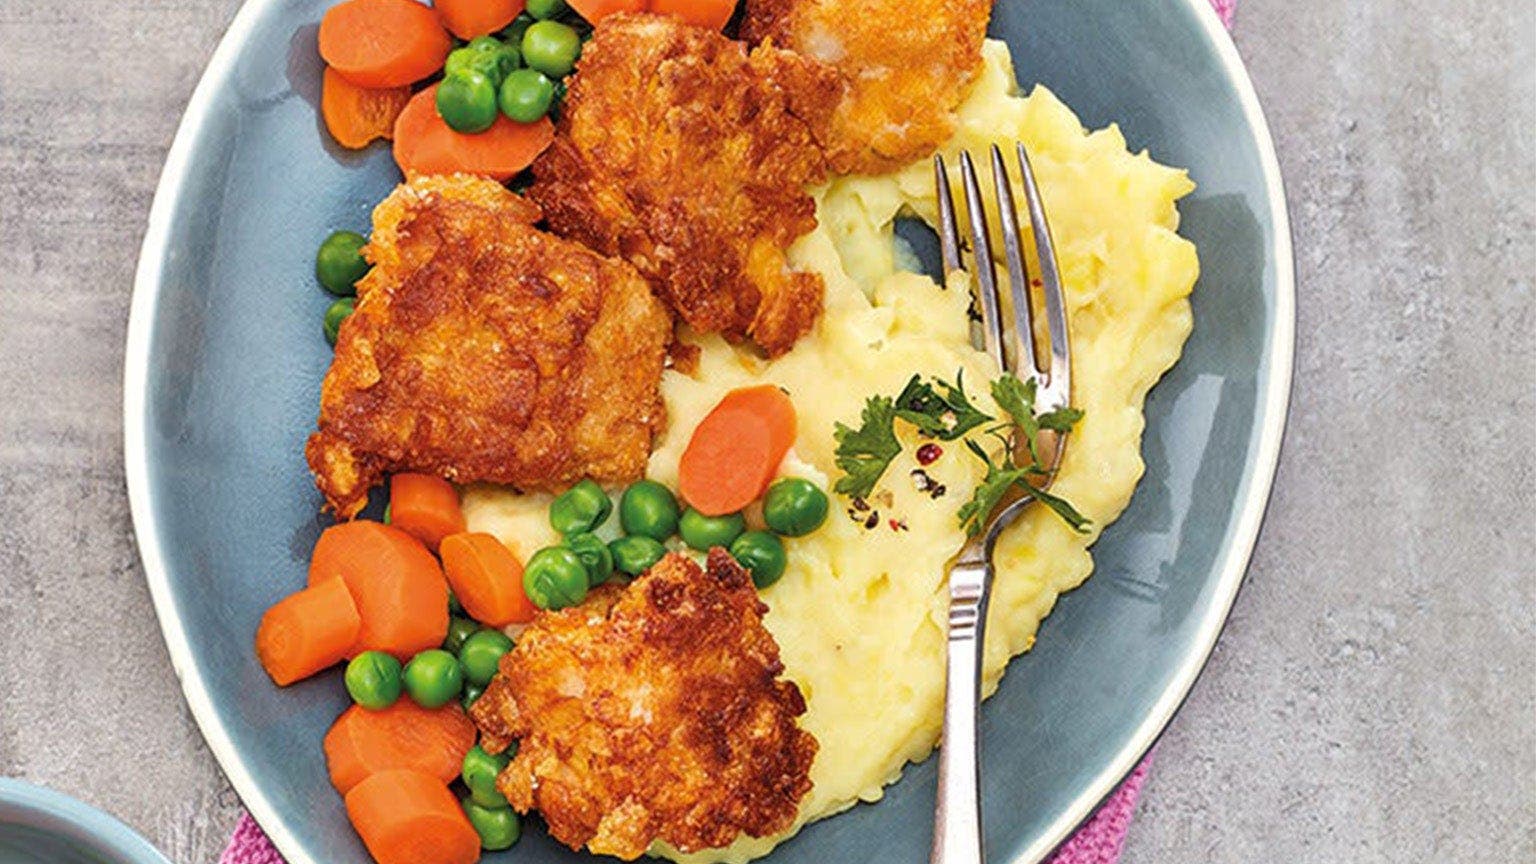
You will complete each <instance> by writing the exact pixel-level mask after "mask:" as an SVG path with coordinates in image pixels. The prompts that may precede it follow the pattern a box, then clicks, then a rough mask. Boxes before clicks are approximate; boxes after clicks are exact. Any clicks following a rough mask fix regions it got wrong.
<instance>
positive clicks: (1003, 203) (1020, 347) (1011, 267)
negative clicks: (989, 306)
mask: <svg viewBox="0 0 1536 864" xmlns="http://www.w3.org/2000/svg"><path fill="white" fill-rule="evenodd" d="M992 184H993V185H994V186H996V187H997V212H998V216H999V217H1000V218H1001V220H1002V228H1003V247H1004V249H1005V250H1006V258H1007V261H1008V292H1009V295H1010V296H1011V297H1012V299H1013V338H1014V340H1015V341H1014V351H1013V367H1014V368H1013V371H1014V372H1015V374H1017V375H1019V376H1021V377H1029V376H1030V375H1033V374H1036V373H1037V370H1038V367H1039V361H1038V360H1036V359H1035V330H1034V326H1033V322H1034V309H1033V308H1032V307H1031V305H1030V302H1029V293H1030V292H1029V267H1028V266H1027V265H1026V264H1025V263H1024V240H1023V238H1022V237H1021V236H1020V235H1019V215H1018V211H1017V210H1016V209H1014V206H1013V187H1012V185H1011V184H1010V183H1009V181H1008V166H1006V165H1004V164H1003V151H1002V149H1001V148H999V147H998V146H997V145H996V144H993V145H992Z"/></svg>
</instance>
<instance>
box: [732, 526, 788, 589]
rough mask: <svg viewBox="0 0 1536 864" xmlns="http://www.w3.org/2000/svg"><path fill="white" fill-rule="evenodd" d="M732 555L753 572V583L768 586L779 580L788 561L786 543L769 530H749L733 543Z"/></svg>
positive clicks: (762, 586) (761, 586) (763, 586)
mask: <svg viewBox="0 0 1536 864" xmlns="http://www.w3.org/2000/svg"><path fill="white" fill-rule="evenodd" d="M731 557H733V558H735V559H736V562H737V563H738V564H740V565H741V566H743V567H745V568H747V569H748V570H749V571H751V573H752V584H754V585H756V586H757V587H759V588H767V587H768V586H769V585H772V584H773V583H775V582H777V581H779V577H780V576H783V575H784V566H785V564H787V563H788V560H787V558H786V557H785V555H784V543H783V541H781V540H779V538H778V537H775V536H774V535H772V534H770V533H768V532H767V531H748V532H747V533H745V534H743V535H741V536H740V537H737V538H736V542H735V543H732V544H731Z"/></svg>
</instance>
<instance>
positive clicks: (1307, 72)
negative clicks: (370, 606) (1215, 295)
mask: <svg viewBox="0 0 1536 864" xmlns="http://www.w3.org/2000/svg"><path fill="white" fill-rule="evenodd" d="M235 6H236V3H235V2H232V0H216V2H205V3H194V2H173V0H115V2H96V3H79V2H74V3H70V2H61V0H30V2H22V0H0V774H3V775H6V776H19V777H23V778H26V779H28V780H32V781H35V782H39V783H43V784H47V785H49V786H54V787H57V788H59V789H63V790H66V791H69V792H71V793H73V794H76V795H79V796H81V797H83V798H85V799H86V800H88V801H91V802H93V803H96V804H99V805H101V806H103V807H106V808H107V809H109V810H111V811H113V812H115V813H117V814H119V815H121V816H122V817H123V818H124V819H126V820H127V821H128V822H129V823H130V824H132V825H133V826H135V827H136V828H138V829H140V830H141V831H143V832H144V833H146V834H147V835H149V837H150V838H151V839H153V840H154V841H155V842H156V843H157V844H158V845H160V846H161V847H162V848H163V849H165V850H166V852H167V853H168V854H169V855H170V856H171V857H172V858H173V859H174V860H175V861H177V862H210V861H213V860H214V859H215V858H216V856H217V853H218V851H219V849H220V848H221V845H222V843H223V840H224V838H225V837H226V836H227V834H228V832H229V829H230V827H231V826H232V825H233V822H234V819H235V817H236V815H237V814H238V812H239V806H238V801H237V800H236V798H235V796H234V795H233V794H232V793H231V792H230V791H229V789H228V787H227V785H226V783H225V781H224V780H223V778H222V776H221V775H220V773H219V770H218V768H217V766H216V765H215V764H214V762H213V760H212V758H211V757H210V755H209V753H208V751H207V749H206V748H205V747H204V746H203V744H202V742H201V739H200V737H199V736H198V733H197V730H196V728H195V727H194V725H193V724H192V722H191V720H190V718H189V716H188V714H187V711H186V709H185V707H184V705H183V702H182V700H181V696H180V693H179V691H178V689H177V686H176V682H175V679H174V676H173V675H172V673H171V668H170V664H169V661H168V659H167V656H166V653H165V649H164V647H163V645H162V643H161V641H160V637H159V633H158V630H157V628H156V626H155V622H154V614H153V612H152V610H151V607H150V603H149V597H148V594H147V592H146V590H145V587H144V583H143V580H142V578H141V576H140V573H139V568H138V563H137V560H136V558H135V553H134V549H133V544H132V540H131V539H130V534H129V523H128V514H127V504H126V501H125V497H124V490H123V481H122V471H121V460H122V441H121V434H120V421H119V411H120V407H121V404H120V393H119V389H120V374H121V368H120V367H121V351H122V344H123V335H124V325H125V319H126V314H127V307H128V297H129V291H130V285H131V281H132V274H133V267H134V261H135V257H136V253H137V247H138V242H139V239H140V236H141V234H142V231H143V227H144V219H145V215H146V212H147V210H148V207H149V202H150V197H151V194H152V192H153V189H154V184H155V180H156V177H157V175H158V172H159V168H160V163H161V160H162V158H163V156H164V153H165V150H166V147H167V146H168V145H169V143H170V139H171V135H172V133H173V132H174V129H175V126H176V122H177V119H178V117H179V115H180V113H181V109H182V107H183V106H184V104H185V102H186V99H187V97H188V95H189V94H190V93H191V90H192V86H193V85H194V83H195V82H196V80H197V76H198V74H199V72H200V71H201V69H202V67H203V65H204V63H205V62H206V61H207V58H208V56H209V54H210V53H211V51H212V50H213V46H214V44H215V42H216V41H217V39H218V36H219V34H220V33H221V31H222V30H223V28H224V26H225V25H226V23H227V22H228V20H229V18H230V17H231V16H232V15H233V12H234V9H235ZM1239 16H1240V17H1239V23H1238V42H1239V45H1240V47H1241V48H1242V51H1243V53H1244V55H1245V56H1246V57H1247V59H1248V60H1249V62H1250V64H1251V66H1252V70H1253V74H1254V78H1255V79H1256V82H1257V86H1258V89H1259V91H1260V94H1261V96H1262V97H1263V98H1264V101H1265V105H1266V107H1267V110H1268V113H1269V118H1270V121H1271V123H1272V125H1273V126H1274V128H1275V132H1276V135H1277V138H1278V140H1279V148H1280V154H1281V161H1282V163H1283V165H1284V169H1285V174H1286V178H1287V181H1288V183H1289V186H1290V193H1291V199H1292V206H1293V216H1294V219H1295V228H1296V237H1297V241H1298V247H1297V248H1298V255H1297V259H1298V260H1297V263H1298V265H1299V268H1300V278H1301V285H1300V302H1299V308H1300V327H1299V333H1300V338H1299V345H1298V348H1299V351H1298V361H1297V377H1296V401H1295V406H1294V409H1293V414H1292V418H1291V425H1290V430H1289V435H1288V438H1287V441H1286V448H1285V454H1284V459H1283V462H1282V465H1281V468H1280V478H1279V485H1278V488H1277V491H1276V493H1275V497H1274V502H1273V506H1272V508H1271V512H1270V516H1269V520H1268V522H1267V524H1266V526H1265V529H1264V533H1263V537H1262V539H1261V541H1260V544H1259V549H1258V554H1257V556H1256V558H1255V562H1254V566H1253V569H1252V572H1251V574H1250V578H1249V582H1248V585H1247V587H1246V589H1245V590H1244V592H1243V595H1242V597H1241V598H1240V599H1239V601H1238V604H1237V609H1236V612H1235V613H1234V616H1233V619H1232V624H1231V626H1230V627H1229V628H1228V630H1227V633H1226V635H1225V636H1224V638H1223V640H1222V642H1221V645H1220V647H1219V648H1218V649H1217V652H1216V656H1215V659H1214V661H1213V662H1212V664H1211V667H1210V670H1209V671H1208V672H1207V674H1206V675H1205V677H1204V678H1202V680H1201V681H1200V683H1199V685H1198V686H1197V687H1196V689H1195V693H1194V695H1193V697H1192V698H1191V700H1190V703H1189V705H1188V707H1187V708H1186V709H1185V710H1184V712H1183V713H1182V714H1181V715H1180V716H1179V718H1178V720H1177V721H1176V722H1175V724H1174V726H1173V727H1172V729H1171V731H1170V732H1169V734H1168V735H1167V737H1166V739H1165V741H1164V742H1163V744H1162V746H1161V749H1160V751H1159V755H1158V760H1157V764H1156V768H1155V770H1154V771H1153V773H1152V779H1151V781H1150V783H1149V785H1148V788H1147V795H1146V798H1145V799H1144V803H1143V804H1142V806H1141V808H1140V813H1139V818H1138V821H1137V823H1136V825H1135V828H1134V830H1133V832H1132V835H1131V839H1130V844H1129V848H1128V852H1127V855H1126V861H1128V862H1132V864H1164V862H1169V864H1172V862H1199V861H1212V862H1269V861H1275V862H1282V861H1283V862H1343V861H1349V862H1400V861H1420V860H1437V861H1458V862H1460V861H1466V862H1474V861H1476V862H1485V861H1497V862H1506V861H1507V862H1525V861H1531V860H1536V647H1533V646H1536V642H1533V635H1536V620H1533V615H1536V563H1533V562H1536V507H1533V501H1532V496H1533V491H1532V490H1533V488H1536V476H1533V475H1536V459H1533V456H1532V452H1533V449H1536V448H1533V445H1536V335H1533V334H1536V315H1533V310H1536V304H1533V298H1532V281H1533V279H1536V243H1533V238H1536V151H1533V146H1532V138H1533V135H1536V57H1533V53H1536V52H1533V47H1536V13H1533V6H1532V4H1531V3H1530V2H1528V0H1496V2H1488V3H1482V4H1449V3H1443V2H1435V0H1354V2H1345V0H1316V2H1311V3H1307V4H1301V5H1298V4H1293V3H1286V2H1279V0H1244V2H1243V4H1242V8H1241V9H1240V10H1239Z"/></svg>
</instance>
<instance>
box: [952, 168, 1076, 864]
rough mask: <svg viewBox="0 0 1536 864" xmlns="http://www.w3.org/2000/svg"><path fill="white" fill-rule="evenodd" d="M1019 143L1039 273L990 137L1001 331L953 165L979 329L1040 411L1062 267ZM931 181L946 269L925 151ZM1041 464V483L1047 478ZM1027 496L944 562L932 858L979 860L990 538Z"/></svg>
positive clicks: (1063, 381)
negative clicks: (1043, 337)
mask: <svg viewBox="0 0 1536 864" xmlns="http://www.w3.org/2000/svg"><path fill="white" fill-rule="evenodd" d="M1015 146H1016V147H1017V150H1018V162H1019V173H1020V175H1021V179H1022V181H1023V183H1022V185H1023V189H1024V198H1025V202H1026V204H1027V205H1028V207H1029V222H1030V226H1031V228H1032V229H1033V234H1034V238H1035V252H1036V258H1037V259H1038V261H1039V269H1040V273H1039V275H1038V277H1037V278H1035V279H1034V280H1033V281H1032V280H1031V278H1030V273H1029V270H1028V267H1027V266H1026V264H1025V257H1024V246H1023V236H1022V235H1021V233H1020V231H1019V221H1018V214H1017V212H1016V211H1015V209H1014V204H1013V189H1012V187H1011V185H1010V183H1009V179H1008V168H1007V166H1005V165H1004V164H1003V153H1002V151H1001V150H1000V149H998V147H997V145H996V144H994V145H992V180H993V183H994V185H995V186H996V187H997V205H998V211H999V216H1000V222H1001V225H1002V234H1003V247H1004V258H1005V260H1006V262H1007V265H1008V266H1007V269H1008V291H1009V299H1010V300H1011V303H1010V305H1011V306H1012V311H1013V315H1012V318H1013V322H1012V325H1013V326H1012V327H1011V329H1009V330H1007V331H1005V329H1004V327H1003V322H1002V304H1001V302H1000V298H999V294H998V284H997V274H996V272H995V271H994V269H993V264H992V242H991V240H990V238H989V237H988V235H987V217H986V211H985V209H984V207H983V204H982V197H981V184H980V183H979V182H978V181H977V179H976V166H975V164H973V163H972V161H971V156H970V154H969V153H966V152H961V154H960V175H961V181H962V184H963V185H964V187H965V204H966V210H967V211H968V213H969V217H970V228H971V249H972V252H973V255H972V260H973V266H974V269H975V279H976V290H977V295H978V297H979V299H980V301H981V316H982V317H981V329H982V337H983V341H984V343H985V346H986V350H987V353H988V354H990V355H991V356H992V359H993V360H995V361H996V362H997V365H998V367H999V368H1000V369H1005V370H1007V371H1009V372H1012V373H1013V374H1014V375H1016V376H1018V377H1019V379H1020V380H1022V381H1026V382H1027V381H1029V380H1031V379H1033V380H1034V382H1035V387H1036V405H1037V406H1039V410H1041V411H1049V410H1051V409H1054V408H1064V407H1067V405H1068V404H1069V402H1070V400H1071V395H1072V364H1071V352H1070V351H1069V350H1068V345H1067V309H1066V302H1065V298H1064V297H1063V296H1062V291H1061V275H1060V272H1059V270H1058V268H1057V265H1056V251H1055V248H1054V246H1053V245H1052V243H1051V229H1050V226H1049V225H1047V224H1046V221H1045V208H1044V207H1043V206H1042V204H1041V201H1040V190H1039V187H1038V186H1037V185H1036V183H1035V175H1034V171H1033V170H1032V169H1031V168H1030V164H1029V154H1028V153H1026V152H1025V151H1024V145H1023V144H1017V145H1015ZM933 174H934V182H935V184H936V185H937V187H938V199H939V229H940V230H939V240H940V244H941V247H942V249H943V257H944V271H945V273H946V275H947V274H948V273H949V272H951V271H954V270H963V269H965V268H964V266H963V264H962V263H961V258H960V252H961V242H960V226H959V223H958V222H957V220H956V218H955V204H954V201H953V200H952V199H951V197H950V189H949V174H948V172H947V171H946V170H945V168H944V158H943V157H942V156H935V157H934V159H933ZM1036 288H1038V289H1039V293H1040V294H1041V295H1042V296H1041V298H1040V299H1041V301H1042V302H1041V305H1042V306H1043V307H1044V310H1045V323H1046V332H1047V335H1048V336H1049V337H1050V344H1049V345H1048V346H1046V357H1047V359H1046V367H1045V368H1044V369H1041V368H1040V361H1039V355H1038V354H1037V353H1036V346H1035V331H1034V328H1033V326H1032V316H1033V314H1034V307H1033V306H1032V304H1031V297H1032V296H1033V295H1034V293H1035V291H1034V290H1033V289H1036ZM1065 445H1066V437H1065V436H1064V435H1059V436H1056V438H1055V445H1054V447H1052V448H1051V450H1052V452H1051V454H1050V455H1049V457H1047V455H1046V454H1044V453H1042V454H1041V457H1040V458H1041V460H1042V462H1045V460H1046V459H1047V458H1049V460H1050V461H1049V462H1046V465H1047V466H1048V467H1055V466H1056V465H1057V464H1059V462H1060V460H1061V453H1062V449H1063V448H1064V447H1065ZM1050 477H1051V475H1050V474H1047V475H1046V477H1045V478H1044V480H1043V481H1042V483H1041V484H1040V488H1042V489H1043V488H1045V485H1046V484H1049V482H1050ZM1033 501H1034V499H1033V498H1032V497H1030V496H1029V495H1027V494H1021V495H1019V496H1018V497H1017V498H1015V499H1013V500H1012V501H1010V502H1007V503H1005V504H1003V505H1002V506H1000V507H998V508H997V509H996V510H995V511H994V512H993V513H992V516H991V517H990V518H989V519H988V520H987V522H986V524H985V525H984V526H983V528H982V530H981V531H979V532H977V533H976V535H975V536H974V537H972V538H971V540H970V541H969V542H967V543H966V545H965V548H963V549H961V550H960V553H959V554H958V555H956V556H955V558H954V559H953V560H952V561H951V562H950V565H949V658H948V664H947V669H946V673H947V679H946V681H945V688H944V689H945V698H944V738H943V746H942V747H941V748H940V750H939V792H938V801H937V803H936V804H935V806H934V811H933V850H932V852H931V854H930V856H929V861H930V862H931V864H982V862H984V861H985V860H986V856H985V851H984V849H983V848H982V839H981V837H982V835H981V782H980V780H981V778H980V769H979V764H978V756H979V746H978V745H979V737H980V736H979V734H978V719H979V708H980V705H981V660H982V652H983V646H984V645H985V641H984V638H983V637H984V635H985V628H986V623H987V598H988V595H989V594H990V592H991V588H992V552H993V549H994V547H995V546H996V545H997V538H998V536H999V535H1001V534H1002V532H1003V529H1005V528H1007V527H1008V526H1009V525H1010V524H1012V523H1013V521H1014V520H1015V519H1017V518H1018V516H1019V514H1020V513H1022V512H1023V511H1024V508H1025V507H1028V506H1029V504H1030V503H1031V502H1033Z"/></svg>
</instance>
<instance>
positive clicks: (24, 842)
mask: <svg viewBox="0 0 1536 864" xmlns="http://www.w3.org/2000/svg"><path fill="white" fill-rule="evenodd" d="M0 862H4V864H170V862H169V861H167V860H165V856H164V855H161V854H160V853H159V852H156V851H155V847H153V846H151V845H149V843H147V842H146V841H145V840H144V838H142V837H140V836H139V835H137V834H135V833H133V829H132V828H129V827H128V826H127V825H124V824H123V823H121V822H119V821H117V820H116V819H113V818H112V817H111V816H108V815H107V814H105V813H103V812H101V811H100V810H97V809H96V808H95V807H91V806H89V805H86V804H82V803H80V802H79V801H76V800H75V799H73V798H70V797H68V796H66V795H60V794H59V793H57V792H54V791H51V790H48V789H44V788H42V787H41V786H33V785H32V784H30V783H23V782H21V781H20V780H11V779H9V778H5V777H0Z"/></svg>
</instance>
